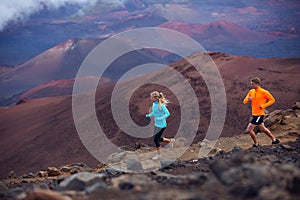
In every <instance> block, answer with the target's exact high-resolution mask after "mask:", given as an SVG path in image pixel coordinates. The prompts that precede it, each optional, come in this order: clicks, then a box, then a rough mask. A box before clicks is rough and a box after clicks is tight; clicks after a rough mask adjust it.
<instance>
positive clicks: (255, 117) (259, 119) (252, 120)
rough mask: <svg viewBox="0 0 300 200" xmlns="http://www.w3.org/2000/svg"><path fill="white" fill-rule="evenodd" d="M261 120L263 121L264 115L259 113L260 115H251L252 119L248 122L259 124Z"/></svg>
mask: <svg viewBox="0 0 300 200" xmlns="http://www.w3.org/2000/svg"><path fill="white" fill-rule="evenodd" d="M263 122H264V116H263V115H261V116H252V119H251V121H250V123H251V124H254V125H259V124H261V123H263Z"/></svg>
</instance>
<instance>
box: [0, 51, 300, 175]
mask: <svg viewBox="0 0 300 200" xmlns="http://www.w3.org/2000/svg"><path fill="white" fill-rule="evenodd" d="M197 55H198V56H200V55H201V54H195V55H193V56H194V58H196V57H197ZM210 55H211V57H212V58H213V60H214V61H215V62H216V64H217V66H218V68H219V70H220V72H221V75H222V77H223V80H224V83H225V90H226V97H227V115H226V120H225V126H224V128H223V131H222V136H236V135H240V134H241V133H242V132H243V130H244V129H245V127H246V125H247V123H248V119H249V116H250V110H249V107H248V106H245V105H243V104H242V99H243V98H244V96H245V95H246V93H247V91H248V89H249V80H248V78H249V77H250V76H253V75H257V76H260V77H261V78H262V80H263V87H265V88H267V89H269V90H270V91H271V92H272V93H273V94H274V96H275V98H276V99H277V102H276V103H275V104H274V105H273V106H271V107H270V108H269V109H268V110H269V111H273V110H275V109H285V108H291V107H292V105H293V104H294V103H295V102H297V101H298V99H299V86H298V85H297V83H298V82H297V81H298V80H299V62H300V60H299V59H255V58H251V57H238V56H232V55H226V54H222V53H210ZM171 67H172V68H174V69H176V70H178V71H179V72H180V73H181V74H183V75H184V76H185V77H187V78H188V79H189V80H190V82H191V83H192V84H193V88H194V90H195V92H196V93H197V96H198V100H199V106H200V116H201V117H200V124H199V130H198V133H197V135H196V137H195V139H194V143H198V142H199V141H201V140H202V139H203V138H204V136H205V133H206V130H207V127H208V125H209V122H210V112H211V105H210V97H209V93H208V91H207V88H206V86H205V82H204V81H203V79H202V78H201V76H200V75H199V74H197V73H196V72H195V70H193V68H192V66H191V64H189V63H187V62H186V61H185V60H181V61H179V62H177V63H174V64H172V65H171ZM161 76H164V74H162V73H161V71H158V72H153V73H150V74H147V75H144V76H140V77H136V78H133V79H129V80H127V81H124V82H122V85H123V86H125V88H127V89H130V88H131V87H132V86H133V85H134V84H136V83H137V82H139V81H141V80H146V79H151V78H153V77H155V78H158V79H159V78H161ZM168 79H169V80H170V81H174V83H175V84H177V82H178V80H177V79H176V77H175V79H174V77H168ZM295 83H296V84H295ZM113 87H114V85H108V86H105V87H102V88H99V89H98V90H97V93H96V96H95V97H96V102H95V106H96V107H95V108H96V113H97V117H98V121H99V123H100V125H101V127H102V128H103V131H104V132H105V134H106V135H107V137H108V138H109V139H110V141H112V142H113V143H114V144H116V145H118V146H123V145H127V146H135V144H136V143H145V144H148V145H152V138H146V139H140V138H135V137H132V136H130V135H128V134H125V133H124V132H122V131H121V130H120V129H119V128H118V125H117V124H116V122H115V121H114V118H113V116H112V111H111V93H112V91H113V89H114V88H113ZM176 87H177V86H176ZM180 87H181V86H180V85H178V87H177V89H179V90H180V89H182V88H180ZM127 89H125V90H124V91H122V92H123V93H124V92H125V93H124V94H126V91H127ZM153 90H160V91H163V92H164V93H165V94H166V96H167V97H168V98H169V99H170V100H171V102H172V103H171V104H170V105H169V110H170V112H171V117H170V118H169V119H168V128H167V130H166V132H165V136H168V137H172V136H174V134H175V133H176V132H177V130H178V126H179V124H180V121H181V114H180V105H179V102H178V100H177V98H176V96H174V94H173V93H172V91H171V90H170V89H168V88H165V87H161V86H158V85H155V84H148V85H145V86H144V87H141V88H139V89H138V90H136V91H135V92H134V94H133V95H132V97H131V100H130V105H129V110H130V113H131V114H132V116H131V118H132V120H133V121H134V122H135V123H137V124H138V125H140V126H144V125H147V124H148V123H149V121H148V119H147V118H145V117H144V115H145V113H147V112H148V109H149V107H150V105H151V101H150V99H149V93H150V92H152V91H153ZM71 102H72V97H71V96H63V97H52V98H39V99H27V100H26V101H25V102H24V103H22V104H19V105H16V106H12V107H3V108H0V123H1V124H0V125H1V130H0V135H1V141H0V151H1V154H0V156H1V159H0V162H1V163H0V166H1V173H0V174H1V176H6V175H7V173H8V172H9V171H11V170H15V171H16V172H18V173H24V172H28V171H35V170H37V169H39V168H45V167H47V166H50V165H54V166H59V165H63V164H65V163H66V162H67V163H73V162H85V163H87V164H89V165H95V164H97V161H96V160H95V159H94V158H93V157H92V156H91V155H90V154H89V153H88V152H87V151H86V149H85V148H84V147H83V145H82V143H81V141H80V140H79V137H78V135H77V132H76V129H75V125H74V121H73V116H72V104H71ZM186 103H187V104H188V103H189V99H188V98H187V100H186ZM82 115H83V116H82V117H88V116H89V113H82ZM128 120H131V119H128ZM31 158H34V159H31ZM20 163H21V164H20Z"/></svg>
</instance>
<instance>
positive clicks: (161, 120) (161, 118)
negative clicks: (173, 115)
mask: <svg viewBox="0 0 300 200" xmlns="http://www.w3.org/2000/svg"><path fill="white" fill-rule="evenodd" d="M152 116H153V117H154V126H156V127H158V128H166V127H167V122H166V119H167V118H168V117H169V116H170V112H169V110H168V109H167V107H166V105H165V104H161V109H159V106H158V101H154V102H153V104H152V112H151V113H149V114H147V115H146V117H152Z"/></svg>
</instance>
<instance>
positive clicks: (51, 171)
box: [47, 167, 61, 176]
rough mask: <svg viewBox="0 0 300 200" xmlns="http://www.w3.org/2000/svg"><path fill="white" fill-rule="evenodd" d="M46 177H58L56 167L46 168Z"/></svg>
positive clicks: (58, 173)
mask: <svg viewBox="0 0 300 200" xmlns="http://www.w3.org/2000/svg"><path fill="white" fill-rule="evenodd" d="M47 173H48V176H59V175H60V174H61V172H60V171H59V170H58V169H57V168H56V167H48V169H47Z"/></svg>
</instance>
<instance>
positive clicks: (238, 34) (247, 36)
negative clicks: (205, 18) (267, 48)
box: [159, 20, 275, 48]
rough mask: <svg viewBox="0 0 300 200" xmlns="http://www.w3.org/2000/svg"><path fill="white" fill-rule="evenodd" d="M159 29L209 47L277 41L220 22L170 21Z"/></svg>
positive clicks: (270, 37)
mask: <svg viewBox="0 0 300 200" xmlns="http://www.w3.org/2000/svg"><path fill="white" fill-rule="evenodd" d="M159 27H162V28H169V29H173V30H176V31H179V32H182V33H184V34H186V35H188V36H190V37H193V38H194V39H196V40H197V41H198V42H200V43H201V44H202V43H203V44H205V45H207V46H208V47H210V45H216V44H220V43H222V44H223V45H224V46H223V47H225V48H226V45H241V44H243V45H249V44H252V45H253V44H254V43H257V44H259V43H265V42H268V41H272V40H274V39H275V37H274V36H271V35H268V34H266V33H260V32H255V31H251V30H249V29H247V28H244V27H242V26H240V25H237V24H235V23H232V22H229V21H226V20H219V21H214V22H209V23H206V24H187V23H182V22H178V21H169V22H166V23H164V24H161V25H160V26H159Z"/></svg>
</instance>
